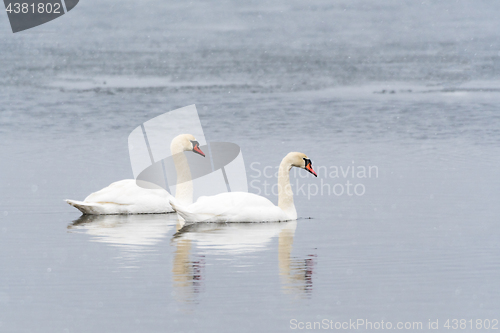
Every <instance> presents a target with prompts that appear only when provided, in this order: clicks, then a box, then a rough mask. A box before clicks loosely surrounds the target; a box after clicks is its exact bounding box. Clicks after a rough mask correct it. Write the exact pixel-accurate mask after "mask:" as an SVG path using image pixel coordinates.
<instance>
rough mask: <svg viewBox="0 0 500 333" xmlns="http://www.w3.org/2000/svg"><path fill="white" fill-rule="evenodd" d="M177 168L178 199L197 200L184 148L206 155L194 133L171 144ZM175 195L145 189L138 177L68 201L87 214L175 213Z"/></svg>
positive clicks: (184, 202) (189, 202)
mask: <svg viewBox="0 0 500 333" xmlns="http://www.w3.org/2000/svg"><path fill="white" fill-rule="evenodd" d="M170 150H171V153H172V158H173V160H174V164H175V169H176V171H177V186H176V191H175V198H176V199H177V200H178V201H179V202H181V203H182V204H185V205H189V204H191V203H192V202H193V184H192V181H191V172H190V170H189V165H188V162H187V159H186V156H184V153H183V152H184V151H193V152H195V153H197V154H200V155H202V156H205V154H204V153H203V152H202V151H201V149H200V145H199V143H198V142H197V141H196V139H195V138H194V136H192V135H191V134H181V135H178V136H176V137H175V138H174V139H173V140H172V143H171V145H170ZM170 198H172V196H171V195H170V194H169V193H168V192H167V191H165V190H164V189H145V188H142V187H140V186H137V184H136V181H135V179H125V180H120V181H118V182H115V183H112V184H111V185H109V186H108V187H105V188H103V189H102V190H100V191H97V192H94V193H91V194H90V195H89V196H88V197H86V198H85V200H84V201H76V200H65V201H66V202H67V203H68V204H70V205H71V206H73V207H75V208H77V209H79V210H80V211H81V212H82V213H83V214H90V215H108V214H162V213H172V212H173V211H174V210H173V209H172V207H171V206H170V205H169V202H168V201H169V199H170Z"/></svg>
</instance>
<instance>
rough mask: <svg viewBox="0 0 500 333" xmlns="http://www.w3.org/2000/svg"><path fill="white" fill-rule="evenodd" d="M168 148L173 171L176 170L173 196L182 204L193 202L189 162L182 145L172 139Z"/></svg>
mask: <svg viewBox="0 0 500 333" xmlns="http://www.w3.org/2000/svg"><path fill="white" fill-rule="evenodd" d="M170 150H171V152H172V158H173V160H174V164H175V171H176V172H177V185H176V186H175V198H176V199H177V200H178V201H179V202H180V203H182V204H184V205H190V204H192V203H193V181H192V178H191V170H189V163H188V161H187V158H186V156H185V155H184V149H183V148H182V145H180V144H177V143H176V142H175V141H174V142H172V145H171V146H170Z"/></svg>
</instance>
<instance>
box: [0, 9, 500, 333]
mask: <svg viewBox="0 0 500 333" xmlns="http://www.w3.org/2000/svg"><path fill="white" fill-rule="evenodd" d="M499 11H500V3H498V2H497V1H493V0H492V1H457V2H455V1H449V2H443V3H441V2H430V1H424V2H422V1H419V2H414V1H383V2H380V1H372V2H366V1H337V2H331V1H307V2H304V1H295V0H293V1H290V0H287V1H271V2H268V1H267V2H266V1H260V0H259V1H249V2H245V3H241V2H234V1H217V2H216V1H209V2H206V1H205V2H201V1H200V2H197V1H192V2H182V3H181V2H179V3H167V2H161V1H136V2H132V1H129V0H126V1H121V2H116V1H93V0H82V1H81V2H80V4H79V5H78V6H77V7H76V8H75V9H73V10H72V11H71V12H70V13H69V14H68V15H64V16H63V17H61V18H60V19H57V20H55V21H53V22H51V23H48V24H45V25H43V26H40V27H38V28H35V29H31V30H28V31H25V32H22V33H17V34H12V33H11V32H10V27H9V26H8V21H7V16H6V15H0V31H1V32H0V55H1V57H0V65H1V66H0V84H1V88H2V89H0V135H1V139H2V140H0V156H1V163H0V186H1V191H0V267H1V271H0V332H51V333H52V332H286V331H291V330H293V329H294V328H296V329H295V330H299V328H300V327H302V326H299V323H304V324H303V325H304V327H306V326H305V325H307V322H321V323H324V322H323V320H326V321H327V322H328V323H330V321H331V322H332V323H333V324H331V325H333V328H334V329H333V330H335V324H336V323H340V324H343V323H345V322H349V321H357V320H358V319H361V320H364V321H370V322H372V324H375V323H377V322H378V323H380V322H381V321H384V323H387V322H391V324H392V329H394V327H396V325H397V323H399V322H401V323H402V324H403V325H405V324H406V323H407V322H409V323H411V324H412V325H413V323H414V322H417V323H418V322H421V323H422V329H419V330H420V331H428V325H429V320H430V321H431V322H433V323H434V322H436V321H438V325H439V327H438V328H439V331H448V329H447V328H445V327H444V325H445V324H446V320H448V319H450V322H449V324H450V327H451V328H450V330H453V326H454V324H453V321H452V320H453V319H457V320H458V324H457V325H458V326H457V327H458V329H457V330H460V331H479V330H480V329H479V328H480V327H483V328H482V330H485V329H484V327H485V326H484V325H483V326H480V327H476V325H478V324H477V323H478V322H477V320H481V323H486V320H489V321H488V323H489V324H488V325H489V326H488V327H490V329H493V328H494V327H495V326H494V322H495V321H494V320H497V321H498V320H499V319H500V318H499V317H500V316H499V313H500V311H499V310H500V288H499V287H498V281H499V279H500V263H499V262H500V257H499V255H500V245H499V242H498V239H499V232H500V226H499V225H498V222H499V221H498V220H499V218H498V216H500V208H499V207H500V206H499V205H498V202H499V200H500V195H499V191H498V189H499V185H500V171H499V168H498V164H499V162H500V158H499V156H500V155H499V153H500V148H499V141H500V125H499V121H500V116H499V113H498V111H499V110H498V105H499V103H500V39H499V37H498V31H500V21H499V20H498V13H499ZM190 104H196V105H197V108H198V112H199V115H200V118H201V122H202V125H203V127H204V131H205V135H206V138H207V140H208V141H227V142H234V143H237V144H238V145H240V147H241V148H242V152H243V157H244V159H245V163H246V166H247V175H248V180H249V188H250V190H251V191H252V192H254V193H259V192H260V193H261V194H264V195H266V196H267V197H268V198H270V199H271V200H273V201H274V202H276V200H277V198H276V196H275V195H273V193H272V191H271V188H270V184H274V182H275V181H276V178H273V175H272V173H273V172H272V169H270V168H271V167H272V168H274V167H275V166H277V165H278V164H279V162H280V160H281V158H282V157H283V156H284V155H285V154H286V153H288V152H289V151H300V152H304V153H306V154H307V155H308V156H309V157H310V158H311V159H312V160H313V163H314V167H315V168H316V169H317V170H318V173H319V177H318V178H314V177H312V176H310V175H309V174H306V173H305V171H304V170H297V171H296V172H295V171H294V172H292V184H295V185H296V186H297V188H296V189H297V190H298V191H296V195H295V204H296V207H297V210H298V214H299V217H300V218H299V219H298V220H297V221H292V222H287V223H269V224H242V225H234V224H226V225H225V224H211V225H206V224H201V225H196V226H190V227H187V228H183V229H181V230H178V229H179V228H178V226H177V225H176V224H177V219H176V216H175V215H157V216H155V215H145V216H110V217H90V218H87V217H80V214H79V212H77V211H76V210H75V209H74V208H72V207H70V206H69V205H67V204H66V203H64V202H63V199H67V198H71V199H80V200H81V199H83V198H85V196H87V195H88V194H89V193H91V192H93V191H95V190H98V189H100V188H102V187H104V186H107V185H109V184H110V183H111V182H113V181H117V180H120V179H125V178H131V177H132V171H131V167H130V161H129V157H128V150H127V137H128V134H129V133H130V132H131V131H132V130H133V129H134V128H135V127H137V126H138V125H140V124H141V123H143V122H144V121H147V120H149V119H151V118H153V117H154V116H157V115H159V114H161V113H164V112H167V111H169V110H173V109H176V108H178V107H182V106H186V105H190ZM353 170H354V171H355V173H353V172H352V171H353ZM362 170H365V173H363V172H362ZM266 175H270V178H269V177H267V176H266ZM265 181H267V183H264V182H265ZM347 182H349V183H350V184H351V185H348V184H347ZM356 186H357V187H356ZM341 190H342V191H343V192H341ZM355 190H356V191H357V192H355ZM461 319H463V320H464V321H465V323H466V324H465V325H466V326H465V328H463V326H462V327H461V326H460V320H461ZM294 320H296V321H294ZM294 325H296V326H294ZM329 325H330V324H329ZM470 325H473V329H471V328H470ZM481 325H482V324H481ZM322 327H323V328H324V325H323V326H322ZM344 327H345V326H344ZM498 327H500V324H497V325H496V328H498ZM385 328H386V329H387V326H385ZM349 329H350V330H353V329H352V327H351V326H349ZM341 330H344V329H342V328H341V329H339V331H341ZM345 330H347V329H345ZM357 330H358V331H370V329H369V327H368V328H367V327H366V326H365V325H361V326H359V327H357ZM380 330H383V329H380ZM434 331H435V330H434Z"/></svg>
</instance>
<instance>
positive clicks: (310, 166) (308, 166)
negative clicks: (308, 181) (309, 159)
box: [306, 163, 318, 177]
mask: <svg viewBox="0 0 500 333" xmlns="http://www.w3.org/2000/svg"><path fill="white" fill-rule="evenodd" d="M306 170H307V171H309V172H310V173H312V174H313V175H314V177H318V174H317V173H316V171H314V170H313V167H312V164H311V163H309V164H308V165H306Z"/></svg>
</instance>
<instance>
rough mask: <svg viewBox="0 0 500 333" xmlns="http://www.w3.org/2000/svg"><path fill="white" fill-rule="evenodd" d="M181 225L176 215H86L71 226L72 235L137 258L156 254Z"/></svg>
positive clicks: (128, 256)
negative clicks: (162, 241) (75, 234)
mask: <svg viewBox="0 0 500 333" xmlns="http://www.w3.org/2000/svg"><path fill="white" fill-rule="evenodd" d="M176 223H177V216H176V215H175V214H145V215H82V216H81V217H80V218H78V219H77V220H75V221H73V223H71V224H70V225H69V226H68V231H69V232H72V233H85V234H87V235H90V241H91V242H99V243H106V244H109V245H111V246H115V247H119V248H121V249H122V250H123V254H124V255H125V256H126V257H127V258H129V259H134V258H135V257H137V256H139V255H140V254H141V253H143V252H148V251H152V250H153V247H152V245H155V244H157V243H158V242H160V241H161V240H162V239H163V238H165V237H166V235H167V233H168V232H169V231H170V230H172V229H173V227H174V226H175V224H176Z"/></svg>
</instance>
